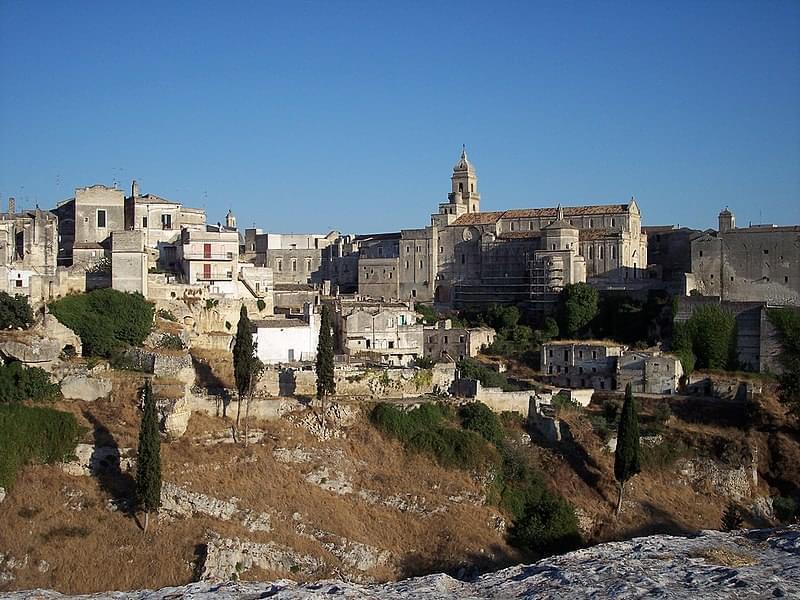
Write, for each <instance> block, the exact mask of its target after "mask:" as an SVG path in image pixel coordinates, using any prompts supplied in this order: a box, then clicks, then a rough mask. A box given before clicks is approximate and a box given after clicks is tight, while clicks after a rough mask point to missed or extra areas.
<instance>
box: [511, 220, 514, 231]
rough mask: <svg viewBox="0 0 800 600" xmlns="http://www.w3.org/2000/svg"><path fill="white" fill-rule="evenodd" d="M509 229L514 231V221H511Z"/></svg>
mask: <svg viewBox="0 0 800 600" xmlns="http://www.w3.org/2000/svg"><path fill="white" fill-rule="evenodd" d="M511 231H514V223H513V222H512V223H511Z"/></svg>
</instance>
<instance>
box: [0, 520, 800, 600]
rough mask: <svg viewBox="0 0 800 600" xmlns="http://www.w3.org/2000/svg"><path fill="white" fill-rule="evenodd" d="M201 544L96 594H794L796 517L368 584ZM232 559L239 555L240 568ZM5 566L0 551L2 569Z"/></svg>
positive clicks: (19, 596)
mask: <svg viewBox="0 0 800 600" xmlns="http://www.w3.org/2000/svg"><path fill="white" fill-rule="evenodd" d="M207 549H208V552H207V557H206V564H205V565H204V566H203V569H202V571H203V576H204V577H203V578H204V579H205V580H206V581H200V582H197V583H192V584H189V585H186V586H181V587H169V588H164V589H162V590H158V591H141V592H110V593H104V594H98V595H96V596H93V598H100V597H102V598H118V599H120V600H122V599H123V598H131V597H133V598H137V600H167V599H168V598H178V597H180V598H193V599H195V600H205V599H209V600H211V599H212V598H213V599H214V600H234V599H240V598H274V599H275V600H300V599H303V600H309V599H314V598H319V599H323V598H335V599H338V598H342V599H343V598H351V599H354V598H385V599H387V600H411V599H414V600H434V599H435V600H458V599H461V598H498V599H499V598H540V599H543V600H577V599H582V598H586V597H589V596H591V597H593V598H611V597H614V598H642V597H646V596H653V597H660V598H670V599H676V600H697V599H698V598H732V597H735V598H781V597H783V598H796V597H797V589H798V587H797V580H798V572H800V526H793V527H786V528H781V529H762V530H751V531H736V532H731V533H723V532H719V531H704V532H701V533H700V534H698V535H693V536H692V537H688V538H687V537H677V536H669V535H654V536H650V537H643V538H635V539H632V540H627V541H622V542H610V543H606V544H598V545H596V546H592V547H589V548H584V549H582V550H577V551H575V552H569V553H567V554H561V555H557V556H551V557H548V558H544V559H542V560H540V561H538V562H536V563H534V564H529V565H525V564H521V565H515V566H513V567H508V568H506V569H502V570H500V571H495V572H493V573H486V574H484V575H480V576H479V577H476V578H474V579H470V580H468V581H460V580H458V579H454V578H452V577H449V576H448V575H444V574H441V573H440V574H433V575H426V576H424V577H414V578H411V579H404V580H402V581H396V582H390V583H381V584H369V585H364V584H355V583H348V582H345V581H342V580H341V579H337V580H325V581H316V582H312V583H296V582H294V581H291V580H289V579H280V580H278V581H273V582H260V583H245V582H234V581H229V582H228V583H220V581H224V580H229V579H233V578H234V577H235V578H237V579H238V574H239V571H242V572H244V571H245V570H247V569H249V568H251V567H252V566H260V567H262V568H266V569H270V570H272V569H274V570H277V571H289V572H290V573H291V572H293V571H298V570H299V571H300V572H301V573H303V574H304V575H305V574H306V573H309V572H310V573H312V574H313V573H314V572H315V569H317V570H318V569H319V568H320V567H322V566H323V565H321V563H320V562H319V561H318V560H315V559H313V558H311V557H307V556H304V555H301V554H298V553H296V552H294V551H292V550H289V549H287V548H284V547H281V546H278V545H277V544H252V543H248V542H241V541H239V540H221V539H218V538H217V539H214V540H211V541H209V543H208V546H207ZM237 564H238V565H240V567H239V569H238V570H237V568H236V565H237ZM2 566H3V557H2V555H0V572H2V571H3V568H2ZM292 567H295V568H294V569H293V568H292ZM5 597H6V598H8V599H9V600H26V599H28V598H32V597H35V598H37V599H41V600H56V599H59V600H65V599H66V598H67V597H65V596H62V595H61V594H59V593H58V592H52V591H42V590H37V591H36V592H34V593H32V592H30V591H28V592H10V593H9V592H6V593H5Z"/></svg>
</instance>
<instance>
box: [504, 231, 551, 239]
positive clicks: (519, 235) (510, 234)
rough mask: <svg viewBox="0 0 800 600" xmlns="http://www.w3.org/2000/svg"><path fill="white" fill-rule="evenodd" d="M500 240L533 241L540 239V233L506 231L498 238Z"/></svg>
mask: <svg viewBox="0 0 800 600" xmlns="http://www.w3.org/2000/svg"><path fill="white" fill-rule="evenodd" d="M498 237H499V238H500V239H503V240H505V239H529V238H530V239H533V238H540V237H542V232H541V231H506V232H505V233H501V234H500V235H499V236H498Z"/></svg>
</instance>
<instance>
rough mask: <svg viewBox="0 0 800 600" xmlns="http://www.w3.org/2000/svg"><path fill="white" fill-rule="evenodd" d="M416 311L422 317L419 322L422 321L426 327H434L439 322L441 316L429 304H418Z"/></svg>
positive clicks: (415, 307)
mask: <svg viewBox="0 0 800 600" xmlns="http://www.w3.org/2000/svg"><path fill="white" fill-rule="evenodd" d="M414 310H415V311H416V312H417V314H418V315H420V318H419V319H417V321H418V322H419V321H420V320H421V321H422V322H423V323H425V325H434V324H435V323H436V321H438V320H439V315H438V314H437V313H436V311H435V310H434V308H433V307H432V306H430V305H429V304H417V305H416V306H414Z"/></svg>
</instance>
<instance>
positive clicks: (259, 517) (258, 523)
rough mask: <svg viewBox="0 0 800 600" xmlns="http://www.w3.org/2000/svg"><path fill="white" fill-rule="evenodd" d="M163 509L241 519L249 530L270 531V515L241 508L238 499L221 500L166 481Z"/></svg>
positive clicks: (218, 517)
mask: <svg viewBox="0 0 800 600" xmlns="http://www.w3.org/2000/svg"><path fill="white" fill-rule="evenodd" d="M161 510H162V511H164V512H165V513H168V514H172V515H176V516H180V517H191V516H192V515H194V514H204V515H208V516H210V517H213V518H215V519H220V520H222V521H231V520H238V521H241V523H242V525H244V526H245V527H246V528H247V529H248V530H249V531H270V530H271V529H272V525H271V520H270V516H269V515H268V514H267V513H259V512H255V511H252V510H247V509H240V508H239V507H238V506H237V503H236V500H235V499H231V500H220V499H218V498H212V497H211V496H206V495H205V494H201V493H199V492H192V491H190V490H186V489H183V488H182V487H180V486H177V485H175V484H174V483H170V482H168V481H165V482H164V483H162V484H161Z"/></svg>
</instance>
